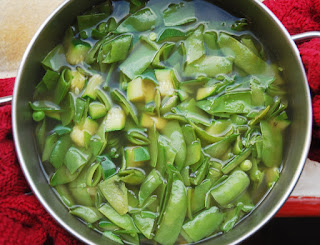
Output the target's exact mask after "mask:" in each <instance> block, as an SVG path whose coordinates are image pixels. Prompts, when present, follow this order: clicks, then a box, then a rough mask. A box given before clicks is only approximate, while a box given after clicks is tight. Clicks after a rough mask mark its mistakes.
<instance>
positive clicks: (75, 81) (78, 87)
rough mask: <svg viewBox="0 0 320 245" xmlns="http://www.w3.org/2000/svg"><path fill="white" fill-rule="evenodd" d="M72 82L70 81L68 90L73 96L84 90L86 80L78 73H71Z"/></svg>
mask: <svg viewBox="0 0 320 245" xmlns="http://www.w3.org/2000/svg"><path fill="white" fill-rule="evenodd" d="M72 76H73V78H72V80H71V87H70V90H71V91H72V92H74V93H75V94H77V95H78V94H79V93H80V92H81V91H82V89H83V88H84V85H85V82H86V78H85V76H83V75H82V74H81V73H80V72H78V71H76V70H75V71H72Z"/></svg>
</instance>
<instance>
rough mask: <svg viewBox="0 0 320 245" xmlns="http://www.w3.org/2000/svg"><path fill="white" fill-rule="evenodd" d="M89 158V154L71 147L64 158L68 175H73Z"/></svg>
mask: <svg viewBox="0 0 320 245" xmlns="http://www.w3.org/2000/svg"><path fill="white" fill-rule="evenodd" d="M90 158H91V153H90V152H86V151H84V150H82V149H78V148H76V147H74V146H71V147H70V148H69V149H68V150H67V153H66V154H65V157H64V164H65V165H66V167H67V168H68V169H69V171H70V173H71V174H73V173H75V172H76V171H77V170H78V169H79V168H80V167H82V166H84V165H85V164H86V163H87V162H88V161H89V160H90Z"/></svg>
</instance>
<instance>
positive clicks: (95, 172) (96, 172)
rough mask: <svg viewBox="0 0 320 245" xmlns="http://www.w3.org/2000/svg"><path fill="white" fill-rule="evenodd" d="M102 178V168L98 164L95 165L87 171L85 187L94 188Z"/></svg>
mask: <svg viewBox="0 0 320 245" xmlns="http://www.w3.org/2000/svg"><path fill="white" fill-rule="evenodd" d="M101 177H102V167H101V165H100V164H99V163H96V164H94V165H92V166H90V168H89V169H88V173H87V185H88V186H91V187H92V186H96V185H97V184H98V183H99V181H100V179H101Z"/></svg>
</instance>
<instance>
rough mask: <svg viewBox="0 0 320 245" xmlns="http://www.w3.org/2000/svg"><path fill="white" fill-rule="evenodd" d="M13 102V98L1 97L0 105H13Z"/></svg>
mask: <svg viewBox="0 0 320 245" xmlns="http://www.w3.org/2000/svg"><path fill="white" fill-rule="evenodd" d="M11 101H12V96H5V97H0V105H4V104H7V103H11Z"/></svg>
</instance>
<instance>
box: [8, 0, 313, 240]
mask: <svg viewBox="0 0 320 245" xmlns="http://www.w3.org/2000/svg"><path fill="white" fill-rule="evenodd" d="M71 2H72V0H66V1H64V2H63V3H62V4H60V5H59V6H58V7H57V8H56V9H55V10H54V11H53V12H52V13H51V14H50V15H49V17H48V18H47V19H46V20H45V21H44V22H43V24H42V25H41V26H40V27H39V29H38V30H37V32H36V33H35V34H34V36H33V38H32V39H31V41H30V43H29V45H28V47H27V49H26V51H25V53H24V55H23V58H22V60H21V63H20V66H19V69H18V75H17V77H16V82H15V85H14V91H13V100H12V130H13V137H14V143H15V148H16V154H17V157H18V160H19V163H20V166H21V168H22V170H23V173H24V175H25V177H26V179H27V181H28V183H29V185H30V187H31V189H32V191H33V192H34V194H35V196H36V197H37V199H38V200H39V201H40V203H41V204H42V206H43V207H44V208H45V209H46V211H47V212H48V213H49V214H50V215H51V216H52V217H53V218H54V219H55V220H56V221H57V222H58V223H59V224H60V225H61V226H62V227H63V228H64V229H65V230H67V231H68V232H69V233H70V234H72V235H73V236H75V237H77V238H78V239H80V240H82V241H83V242H85V243H87V244H94V243H93V242H92V241H90V240H88V239H87V238H86V237H84V236H83V235H82V234H81V233H79V232H77V231H76V230H75V229H73V227H70V226H69V225H68V224H66V222H65V221H64V220H63V219H62V218H61V217H60V216H58V215H57V214H56V213H55V212H54V211H53V210H52V209H51V208H50V206H49V205H48V203H47V201H46V199H45V198H43V196H42V194H41V193H40V192H39V190H38V188H37V186H36V184H35V182H34V180H33V179H32V177H31V175H30V173H29V171H28V169H27V166H26V162H25V160H24V156H23V154H22V151H21V148H23V146H22V145H21V143H20V140H19V135H18V129H17V125H18V121H17V116H16V112H17V107H18V100H19V98H18V90H19V87H20V83H21V78H22V74H23V69H24V66H25V63H26V60H27V58H28V56H29V53H30V50H31V49H32V48H33V46H34V44H35V41H36V40H37V39H38V37H39V35H40V34H41V33H42V31H43V30H44V28H45V27H46V26H47V25H48V24H49V23H50V22H51V21H52V20H53V19H54V18H55V17H56V16H57V15H58V14H59V13H60V12H61V11H63V10H64V8H66V7H67V6H68V5H69V4H70V3H71ZM254 4H255V5H256V6H257V7H258V8H260V9H261V11H263V12H265V13H266V14H267V15H269V17H270V18H271V19H272V21H274V22H275V23H276V24H277V26H278V27H279V29H280V30H281V32H282V35H283V36H284V37H285V38H286V39H287V40H288V41H289V42H290V46H291V47H290V48H291V49H292V50H293V51H294V54H295V56H296V58H298V60H299V66H300V67H299V69H301V70H303V71H304V67H303V63H302V61H301V58H300V53H299V50H298V48H297V46H296V45H295V43H294V41H293V40H292V38H291V36H290V34H289V33H288V31H287V30H286V28H285V27H284V26H283V25H282V23H281V22H280V20H279V19H278V18H277V17H276V16H275V15H274V14H273V13H272V12H271V10H269V9H268V8H267V7H266V6H265V5H264V4H263V3H261V2H260V1H258V0H255V1H254ZM303 77H304V86H305V88H306V91H307V92H308V93H307V95H306V97H307V104H308V111H307V115H308V118H307V119H306V120H307V129H306V132H307V136H306V141H305V144H304V146H303V151H302V154H301V156H300V159H299V165H298V168H297V170H296V171H295V173H294V175H293V176H292V178H291V181H290V185H289V186H288V187H286V192H284V194H283V195H282V198H281V199H280V200H278V202H277V205H276V206H274V207H273V209H272V211H271V212H269V213H267V215H265V216H264V217H263V219H261V220H260V222H259V224H258V225H257V226H255V228H254V229H251V230H249V231H247V232H245V233H244V234H243V235H241V236H239V237H238V239H236V240H235V241H234V242H233V244H237V243H240V242H241V241H243V240H245V239H247V238H248V237H249V236H251V235H252V234H253V233H255V232H256V231H257V230H259V229H260V228H261V227H262V226H263V225H264V224H265V223H266V222H268V221H269V220H270V219H271V218H272V217H273V216H274V215H275V214H276V212H277V211H278V210H279V209H280V208H281V206H282V205H283V204H284V203H285V201H286V200H287V198H288V197H289V195H290V193H291V192H292V191H293V189H294V187H295V185H296V184H297V182H298V180H299V177H300V175H301V173H302V170H303V168H304V164H305V161H306V159H307V156H308V152H309V148H310V144H311V135H312V104H311V95H310V90H309V87H308V82H307V78H306V74H305V72H304V73H303ZM257 205H259V204H257ZM209 241H210V239H209ZM203 242H204V243H206V242H208V240H204V241H202V242H200V243H203Z"/></svg>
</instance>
